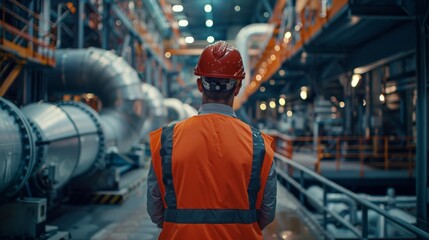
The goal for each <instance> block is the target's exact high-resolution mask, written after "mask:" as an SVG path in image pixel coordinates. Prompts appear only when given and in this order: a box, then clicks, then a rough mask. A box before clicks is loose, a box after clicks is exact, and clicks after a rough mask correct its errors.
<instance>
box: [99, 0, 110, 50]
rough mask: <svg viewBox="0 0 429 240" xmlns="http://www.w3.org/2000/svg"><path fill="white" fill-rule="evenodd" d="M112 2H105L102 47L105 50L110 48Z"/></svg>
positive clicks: (106, 0)
mask: <svg viewBox="0 0 429 240" xmlns="http://www.w3.org/2000/svg"><path fill="white" fill-rule="evenodd" d="M110 4H111V3H110V0H104V1H103V30H102V39H101V47H102V48H103V49H108V48H109V35H110V14H109V13H110Z"/></svg>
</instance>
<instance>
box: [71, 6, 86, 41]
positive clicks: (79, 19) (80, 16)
mask: <svg viewBox="0 0 429 240" xmlns="http://www.w3.org/2000/svg"><path fill="white" fill-rule="evenodd" d="M85 2H86V0H76V1H75V5H76V8H77V11H76V20H75V24H76V26H75V27H76V32H75V36H74V46H75V47H76V48H83V39H84V37H83V35H84V29H83V23H84V20H85V15H84V14H85Z"/></svg>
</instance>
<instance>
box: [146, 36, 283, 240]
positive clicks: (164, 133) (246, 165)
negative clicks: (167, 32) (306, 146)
mask: <svg viewBox="0 0 429 240" xmlns="http://www.w3.org/2000/svg"><path fill="white" fill-rule="evenodd" d="M194 74H195V75H197V76H200V77H199V78H198V79H197V84H198V89H199V91H200V92H202V95H203V98H202V99H203V100H202V105H201V107H200V109H199V112H198V115H197V116H194V117H191V118H188V119H186V120H184V121H181V122H178V123H175V124H170V125H167V126H165V127H163V128H161V129H158V130H156V131H154V132H152V133H151V134H150V149H151V154H152V163H151V167H150V170H149V175H148V192H147V198H148V201H147V209H148V213H149V215H150V217H151V219H152V221H153V222H154V223H156V224H157V225H158V227H159V228H162V231H161V233H160V236H159V239H169V240H174V239H186V240H188V239H191V240H194V239H204V240H206V239H216V240H218V239H246V240H248V239H262V231H261V230H262V229H263V228H264V227H266V226H267V225H268V224H269V223H271V222H272V221H273V220H274V215H275V208H276V194H277V192H276V190H277V185H276V182H277V180H276V172H275V166H274V163H273V155H274V154H273V150H272V149H271V147H270V144H271V142H272V139H271V138H270V137H269V136H267V135H265V134H264V133H261V132H260V131H259V130H258V129H255V128H253V127H250V126H249V125H247V124H245V123H243V122H242V121H240V120H239V119H237V117H236V115H235V113H234V111H233V109H232V105H233V101H234V96H236V95H237V94H238V92H239V90H240V87H241V81H242V79H244V76H245V73H244V68H243V62H242V59H241V55H240V53H239V51H238V50H237V49H236V48H234V47H232V46H231V45H228V44H227V43H226V42H223V41H219V42H216V43H214V44H212V45H209V46H208V47H206V48H205V49H204V51H203V52H202V54H201V56H200V58H199V60H198V63H197V66H196V67H195V70H194Z"/></svg>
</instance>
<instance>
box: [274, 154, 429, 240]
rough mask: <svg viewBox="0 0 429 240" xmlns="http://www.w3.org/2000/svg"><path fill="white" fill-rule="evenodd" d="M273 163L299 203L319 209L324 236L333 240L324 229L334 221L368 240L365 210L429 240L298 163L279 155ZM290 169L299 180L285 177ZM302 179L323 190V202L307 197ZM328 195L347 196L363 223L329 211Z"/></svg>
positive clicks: (428, 237)
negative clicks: (306, 203) (294, 192)
mask: <svg viewBox="0 0 429 240" xmlns="http://www.w3.org/2000/svg"><path fill="white" fill-rule="evenodd" d="M275 160H276V169H277V174H278V175H279V176H280V177H281V178H282V179H284V180H285V181H286V182H287V184H286V186H287V188H288V189H289V190H291V187H293V188H294V189H296V190H298V192H299V193H298V194H299V201H300V202H301V204H304V201H305V200H306V199H307V200H312V201H313V202H314V203H315V204H317V205H318V208H319V210H320V211H321V212H322V219H321V223H320V224H321V226H322V228H323V229H324V230H325V233H324V234H326V237H328V238H332V236H330V235H329V234H328V232H327V229H328V222H332V221H334V222H336V223H338V224H340V225H341V226H343V227H344V228H346V229H347V230H349V231H350V232H351V233H353V235H355V236H356V237H357V238H359V239H368V238H369V231H368V229H369V225H368V224H369V221H368V211H369V210H372V211H374V212H376V213H378V214H379V215H380V216H382V217H384V218H385V219H386V220H388V221H390V222H392V223H394V224H397V225H399V226H400V227H402V228H404V229H405V230H407V231H408V232H410V233H411V234H413V235H415V236H416V237H419V238H421V239H429V233H427V232H425V231H423V230H422V229H420V228H417V227H416V226H414V225H412V224H410V223H407V222H405V221H404V220H402V219H399V218H396V217H394V216H392V215H391V214H390V213H388V212H387V211H386V210H383V209H381V208H380V207H378V206H376V205H375V204H373V203H371V202H369V201H368V200H365V199H363V198H361V197H359V196H358V195H356V194H355V193H353V192H351V191H349V190H347V189H346V188H344V187H341V186H340V185H338V184H336V183H334V182H332V181H330V180H328V179H326V178H324V177H322V176H320V175H319V174H317V173H315V172H313V171H312V170H310V169H308V168H306V167H304V166H302V165H301V164H299V163H296V162H294V161H292V160H290V159H287V158H286V157H284V156H282V155H281V154H279V153H275ZM291 168H293V169H294V171H298V172H299V174H298V176H299V179H298V181H297V180H295V179H294V178H293V177H292V176H290V175H289V174H288V172H289V171H290V169H291ZM305 177H307V179H308V178H311V179H312V180H314V181H316V182H317V183H318V184H320V186H321V187H322V188H323V190H324V191H323V201H322V203H320V202H319V201H318V199H316V198H315V196H313V195H311V194H309V193H308V192H307V190H306V189H305V188H304V182H305ZM328 193H341V194H344V195H345V196H346V197H348V198H349V199H350V200H351V201H353V202H354V203H355V205H356V207H357V208H358V209H360V210H361V211H362V221H361V222H360V223H354V224H352V223H351V221H350V219H346V218H344V217H342V216H340V215H339V214H338V213H336V212H334V211H332V210H330V209H329V208H328Z"/></svg>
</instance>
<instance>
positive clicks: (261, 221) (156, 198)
mask: <svg viewBox="0 0 429 240" xmlns="http://www.w3.org/2000/svg"><path fill="white" fill-rule="evenodd" d="M209 113H218V114H224V115H227V116H231V117H236V116H235V113H234V111H233V109H232V108H231V107H230V106H228V105H225V104H217V103H208V104H203V105H202V106H201V107H200V109H199V111H198V114H209ZM276 198H277V174H276V171H275V166H274V162H273V164H272V165H271V169H270V172H269V174H268V178H267V183H266V185H265V190H264V195H263V198H262V205H261V209H259V210H258V214H257V219H258V225H259V227H260V228H261V229H264V228H265V227H266V226H267V225H268V224H270V223H271V222H272V221H273V220H274V217H275V211H276V200H277V199H276ZM147 211H148V213H149V216H150V218H151V220H152V222H154V223H155V224H156V225H157V226H158V227H159V228H162V226H163V222H164V205H163V202H162V198H161V190H160V188H159V185H158V181H157V178H156V174H155V171H154V169H153V166H152V164H151V166H150V169H149V173H148V178H147Z"/></svg>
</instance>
